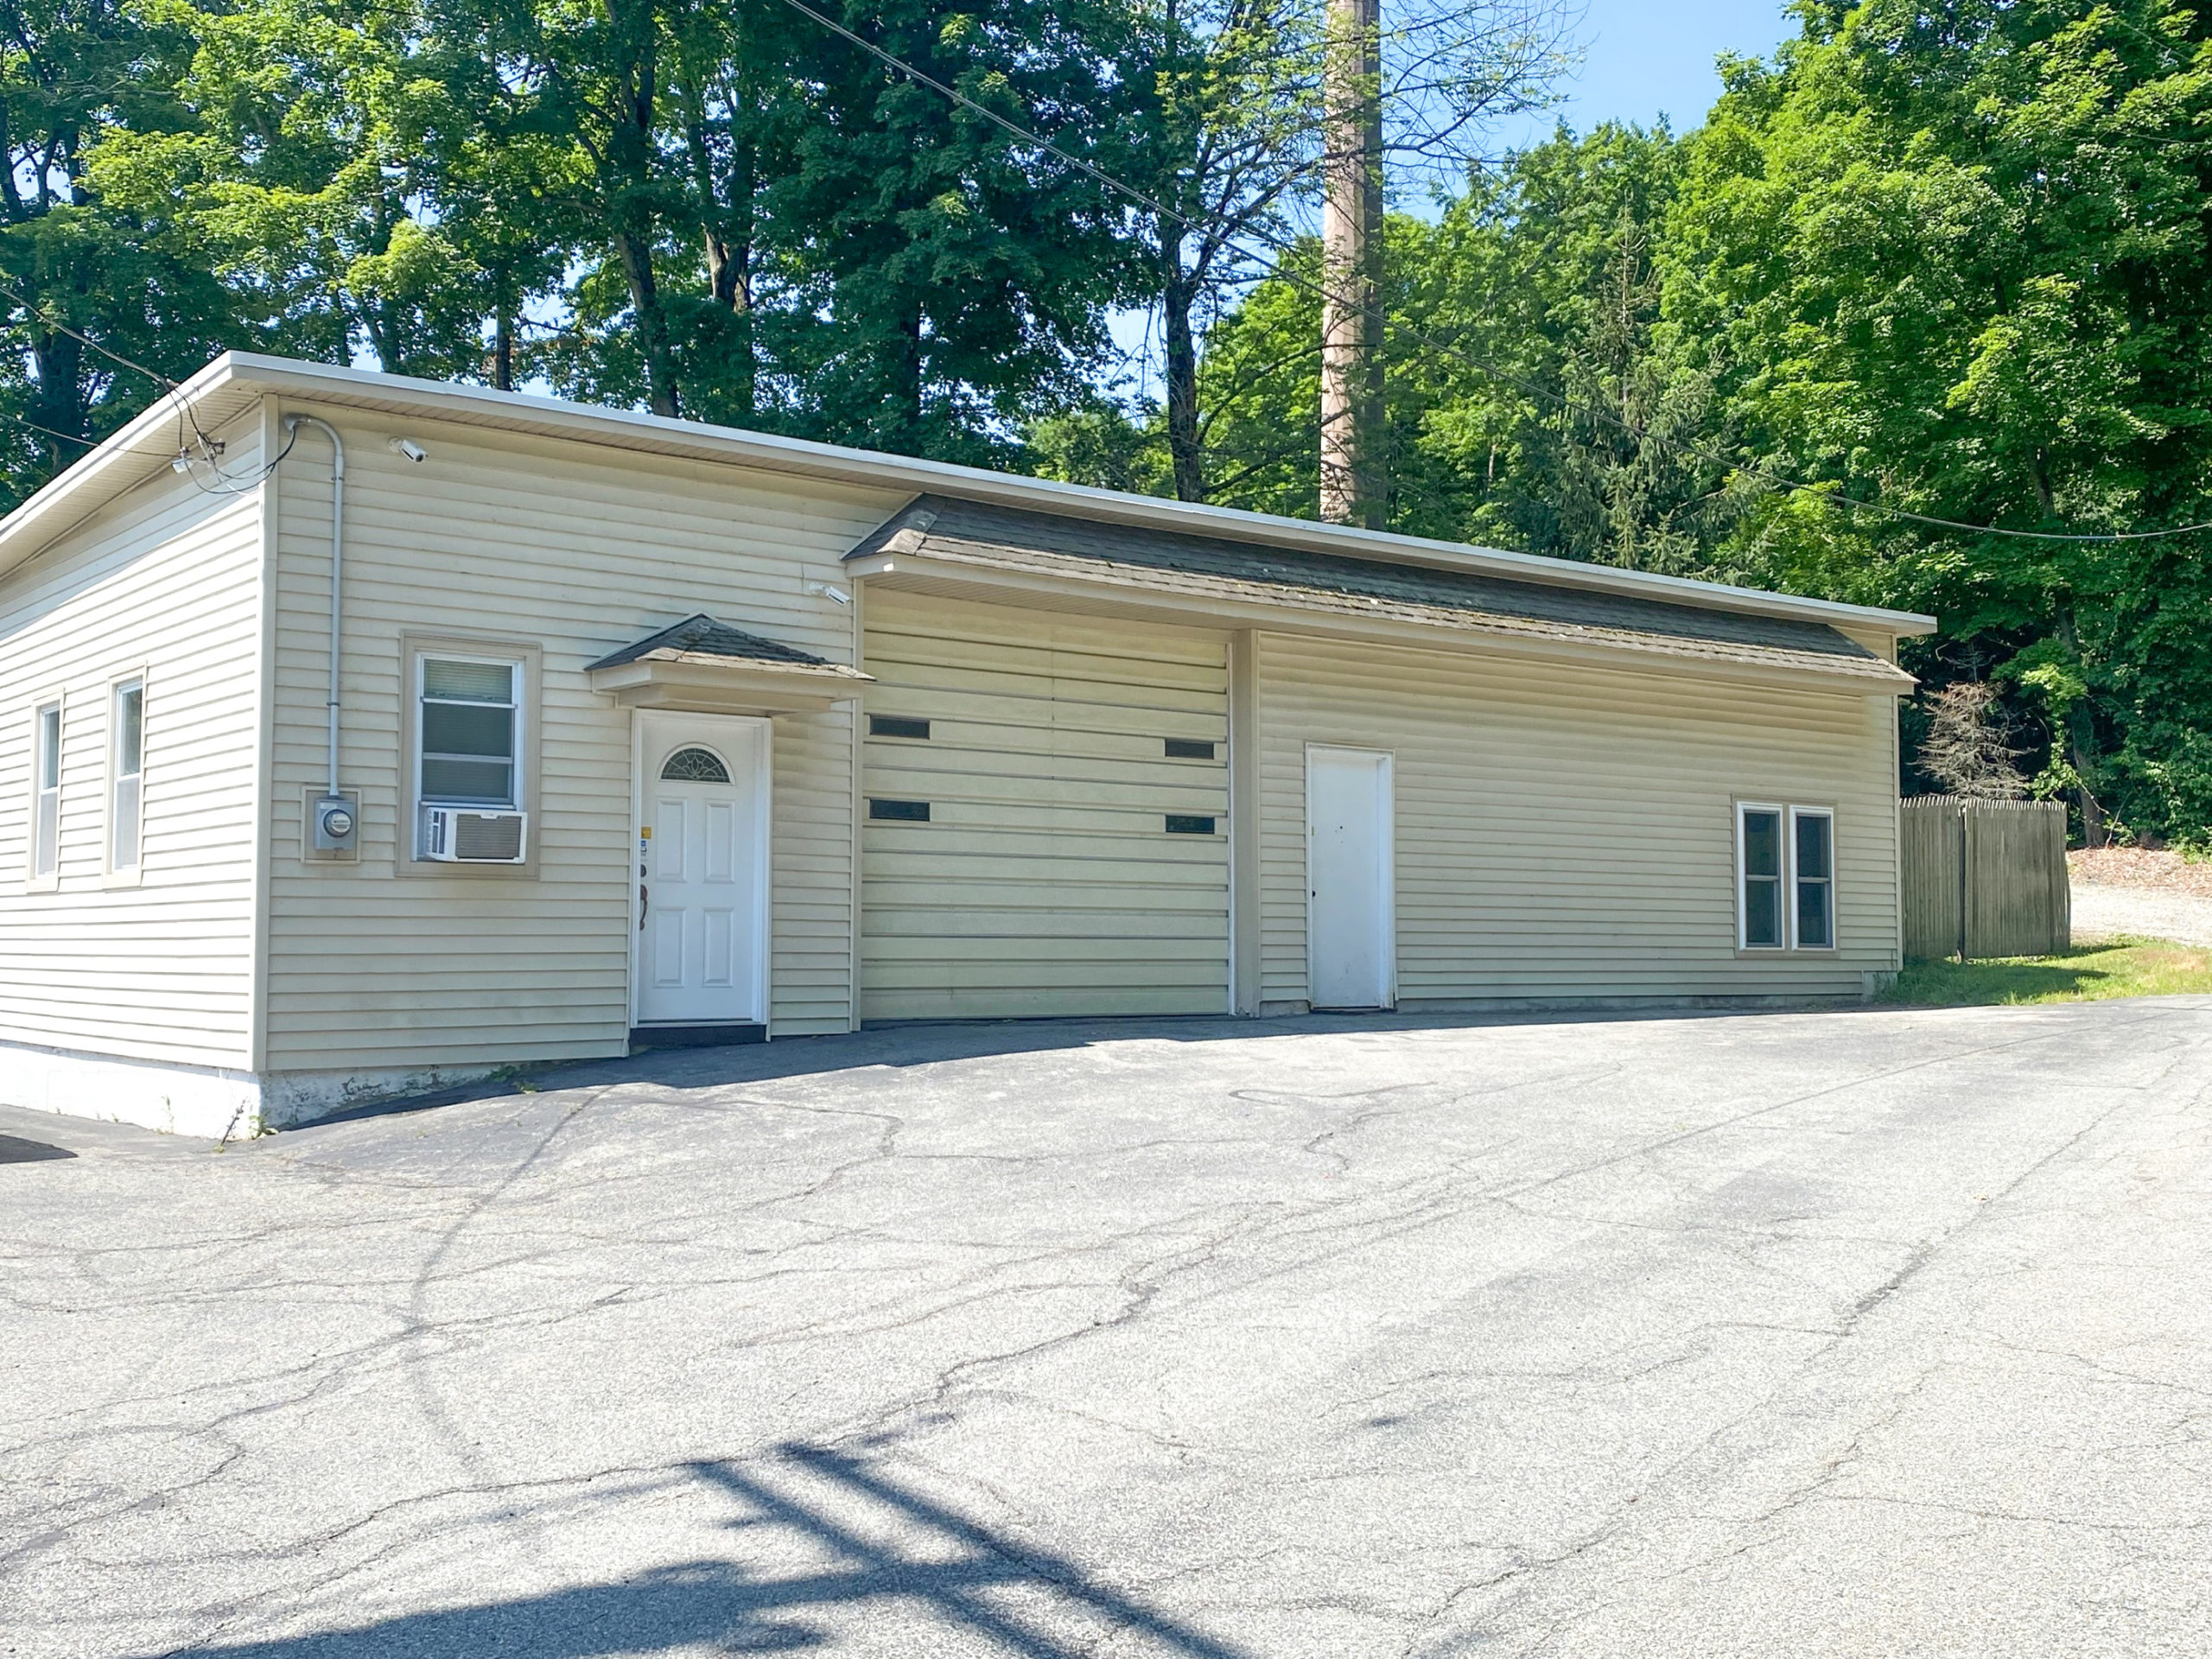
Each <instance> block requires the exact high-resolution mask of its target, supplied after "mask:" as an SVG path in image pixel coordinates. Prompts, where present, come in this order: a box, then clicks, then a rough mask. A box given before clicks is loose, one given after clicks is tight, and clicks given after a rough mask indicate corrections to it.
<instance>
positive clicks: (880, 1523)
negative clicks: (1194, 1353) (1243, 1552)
mask: <svg viewBox="0 0 2212 1659" xmlns="http://www.w3.org/2000/svg"><path fill="white" fill-rule="evenodd" d="M776 1462H777V1464H778V1465H779V1466H778V1468H777V1471H776V1474H775V1475H774V1476H769V1475H767V1474H765V1473H763V1472H760V1471H757V1470H755V1469H753V1468H749V1467H747V1465H741V1464H739V1463H736V1462H715V1463H700V1464H694V1465H690V1466H689V1468H688V1470H687V1471H686V1472H687V1473H688V1474H689V1475H690V1476H691V1477H692V1478H695V1479H697V1480H700V1481H702V1482H704V1483H706V1484H709V1485H710V1486H713V1487H715V1488H719V1489H720V1490H721V1491H723V1492H726V1493H728V1495H729V1496H730V1497H733V1498H734V1499H736V1500H737V1501H738V1502H739V1503H740V1504H741V1506H742V1509H741V1515H740V1516H738V1517H737V1518H736V1519H734V1520H732V1521H731V1522H728V1525H729V1527H730V1528H731V1529H732V1530H733V1531H735V1532H738V1533H740V1534H741V1535H746V1536H747V1537H748V1538H752V1539H755V1540H759V1541H761V1542H763V1543H764V1544H765V1543H770V1542H772V1544H773V1545H774V1546H776V1547H778V1548H779V1553H781V1554H791V1553H793V1550H792V1547H793V1546H796V1547H797V1552H796V1553H798V1554H801V1555H802V1556H803V1557H804V1559H805V1560H807V1561H808V1562H809V1563H810V1564H811V1565H810V1567H808V1568H806V1569H803V1570H799V1571H797V1572H790V1573H784V1574H782V1575H780V1576H766V1575H763V1574H760V1573H756V1572H754V1571H752V1570H750V1569H748V1568H747V1566H746V1565H745V1563H744V1562H742V1561H738V1560H697V1561H688V1562H683V1563H681V1564H677V1565H674V1566H670V1567H661V1568H658V1569H656V1570H654V1571H652V1572H649V1573H640V1574H639V1575H637V1576H634V1577H632V1578H629V1579H626V1580H621V1581H620V1582H618V1583H611V1584H594V1585H584V1586H575V1587H572V1588H568V1589H562V1590H556V1591H551V1592H547V1593H545V1594H543V1595H537V1596H528V1597H523V1598H519V1599H514V1600H509V1601H498V1602H483V1603H478V1604H476V1605H470V1606H465V1607H452V1608H445V1609H442V1610H439V1611H428V1612H420V1613H405V1614H401V1615H399V1616H397V1617H395V1618H388V1619H384V1620H381V1621H379V1622H378V1623H376V1624H367V1625H357V1626H353V1627H350V1628H346V1629H340V1630H321V1631H316V1632H315V1633H312V1634H309V1635H303V1636H293V1637H277V1638H273V1639H270V1640H265V1641H245V1642H235V1643H213V1644H207V1645H201V1646H191V1647H182V1648H170V1649H164V1650H163V1655H162V1659H341V1656H342V1659H398V1656H402V1655H404V1656H407V1659H494V1656H515V1659H611V1656H618V1655H626V1654H653V1653H665V1652H668V1651H670V1650H671V1649H679V1648H692V1649H708V1650H711V1651H718V1652H722V1653H733V1654H743V1653H798V1652H806V1651H812V1650H820V1649H826V1648H829V1646H831V1645H832V1644H833V1643H836V1642H837V1641H838V1640H839V1639H840V1637H841V1634H842V1632H841V1631H840V1630H838V1629H836V1628H833V1627H832V1626H831V1625H830V1624H829V1622H828V1621H827V1620H826V1619H823V1618H821V1615H822V1614H823V1613H825V1612H830V1611H835V1610H838V1609H843V1610H846V1611H848V1613H849V1615H856V1616H857V1617H859V1618H867V1619H874V1618H883V1617H887V1616H888V1615H890V1614H891V1613H892V1612H893V1611H894V1610H895V1611H906V1612H908V1613H915V1614H918V1613H923V1612H926V1613H927V1614H929V1615H931V1616H932V1617H931V1618H928V1619H926V1620H923V1619H917V1621H916V1623H917V1626H918V1630H917V1634H918V1637H920V1639H921V1641H922V1643H924V1644H926V1643H927V1642H928V1640H929V1637H931V1635H934V1636H935V1637H937V1638H938V1640H940V1641H941V1640H943V1639H944V1637H947V1636H950V1635H951V1634H953V1633H955V1632H958V1633H960V1634H962V1635H964V1636H966V1637H972V1638H980V1639H978V1640H976V1641H974V1642H973V1643H972V1650H975V1651H982V1652H990V1651H996V1652H1003V1653H1007V1654H1015V1655H1022V1656H1027V1659H1077V1656H1079V1655H1084V1654H1089V1653H1092V1652H1095V1651H1096V1649H1097V1647H1098V1644H1099V1643H1100V1642H1101V1640H1102V1639H1103V1638H1104V1637H1107V1636H1109V1635H1118V1636H1120V1637H1122V1639H1123V1641H1124V1642H1127V1641H1128V1639H1129V1638H1131V1637H1135V1638H1138V1641H1137V1644H1136V1645H1137V1650H1139V1651H1142V1652H1147V1653H1156V1654H1159V1655H1161V1656H1165V1659H1249V1655H1248V1654H1247V1653H1246V1651H1245V1650H1244V1649H1240V1648H1236V1647H1232V1646H1230V1644H1229V1643H1224V1642H1221V1641H1219V1640H1217V1639H1216V1638H1214V1637H1209V1636H1206V1635H1205V1634H1204V1633H1202V1632H1200V1631H1198V1630H1194V1629H1192V1627H1191V1626H1189V1625H1187V1624H1183V1623H1181V1622H1179V1621H1178V1620H1176V1619H1174V1618H1170V1617H1169V1616H1167V1615H1166V1614H1165V1613H1162V1612H1160V1611H1155V1610H1154V1609H1152V1608H1150V1607H1147V1606H1146V1605H1144V1604H1143V1603H1141V1601H1139V1600H1137V1599H1135V1598H1134V1597H1132V1596H1130V1595H1128V1593H1126V1592H1122V1591H1121V1590H1117V1589H1115V1588H1113V1587H1111V1586H1108V1585H1106V1584H1104V1583H1103V1582H1101V1581H1100V1580H1097V1579H1096V1577H1094V1576H1093V1575H1092V1574H1091V1573H1089V1572H1087V1571H1086V1570H1085V1569H1084V1567H1080V1566H1079V1565H1077V1563H1076V1562H1074V1561H1071V1560H1068V1559H1067V1558H1066V1557H1065V1556H1062V1555H1058V1554H1053V1553H1052V1552H1050V1551H1045V1550H1039V1549H1037V1548H1033V1547H1031V1546H1029V1545H1027V1544H1023V1543H1020V1542H1018V1541H1015V1540H1014V1539H1012V1538H1010V1537H1008V1536H1007V1535H1004V1534H1002V1533H1000V1532H996V1531H994V1530H993V1529H990V1528H988V1527H986V1526H984V1525H982V1523H981V1522H976V1521H974V1520H971V1519H969V1517H967V1516H963V1515H962V1514H960V1513H959V1512H958V1511H957V1510H952V1509H950V1508H948V1507H946V1506H945V1505H944V1503H941V1502H938V1500H935V1499H933V1498H931V1497H926V1496H924V1495H923V1494H921V1493H918V1492H917V1491H913V1490H912V1488H911V1487H909V1486H907V1485H906V1484H903V1483H901V1482H899V1480H896V1479H894V1478H892V1477H891V1476H889V1475H887V1474H886V1473H885V1472H883V1471H881V1470H880V1469H878V1468H874V1467H872V1466H870V1465H868V1463H866V1462H864V1461H863V1460H861V1459H858V1458H855V1457H853V1456H851V1455H850V1454H849V1453H846V1452H836V1451H831V1450H829V1449H826V1448H824V1447H820V1446H802V1445H796V1444H791V1445H785V1446H781V1447H779V1449H778V1452H777V1458H776ZM891 1535H896V1537H897V1539H898V1541H897V1542H891V1541H886V1539H887V1537H889V1536H891ZM810 1612H812V1613H813V1614H814V1615H815V1616H814V1617H810V1616H809V1615H810ZM916 1650H917V1651H919V1650H922V1649H920V1648H918V1649H916Z"/></svg>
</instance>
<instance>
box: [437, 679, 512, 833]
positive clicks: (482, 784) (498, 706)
mask: <svg viewBox="0 0 2212 1659" xmlns="http://www.w3.org/2000/svg"><path fill="white" fill-rule="evenodd" d="M415 675H416V679H415V693H416V695H415V802H416V815H415V816H416V837H417V850H418V852H419V850H420V837H421V835H422V827H421V826H422V823H423V811H422V809H423V808H424V807H431V806H493V807H517V806H520V805H521V804H522V802H523V784H524V779H523V775H522V767H523V730H522V717H523V683H522V682H523V664H522V663H521V662H519V661H518V660H517V659H516V658H512V657H477V656H464V655H461V654H459V653H456V652H443V651H439V652H423V654H422V655H420V656H418V657H417V658H416V659H415Z"/></svg>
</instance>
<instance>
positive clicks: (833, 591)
mask: <svg viewBox="0 0 2212 1659" xmlns="http://www.w3.org/2000/svg"><path fill="white" fill-rule="evenodd" d="M806 591H807V592H808V593H810V594H821V595H822V596H823V598H824V599H831V600H835V601H836V602H837V603H838V604H840V605H849V604H851V603H852V602H853V596H852V595H851V594H849V593H847V592H846V591H845V590H844V589H843V588H840V587H837V586H836V585H835V584H834V583H831V582H808V583H807V584H806Z"/></svg>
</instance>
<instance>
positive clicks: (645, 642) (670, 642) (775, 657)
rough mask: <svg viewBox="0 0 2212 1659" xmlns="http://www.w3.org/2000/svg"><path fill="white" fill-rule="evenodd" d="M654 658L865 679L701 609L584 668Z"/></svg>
mask: <svg viewBox="0 0 2212 1659" xmlns="http://www.w3.org/2000/svg"><path fill="white" fill-rule="evenodd" d="M643 658H652V659H654V660H655V661H657V662H683V661H685V660H687V659H690V660H693V661H700V660H704V661H720V662H732V661H737V662H752V663H771V664H776V665H778V666H779V667H785V668H812V669H826V670H828V671H830V672H831V673H842V674H847V675H851V676H853V677H855V678H865V676H863V675H861V674H860V672H859V671H858V670H856V669H851V668H848V667H846V666H845V664H842V663H833V662H831V661H829V658H826V657H817V656H815V655H814V654H813V653H812V652H805V651H801V650H799V649H798V646H796V645H784V644H782V643H780V642H779V641H777V640H774V639H762V638H761V637H760V635H759V634H757V633H747V632H745V630H744V629H742V628H733V627H732V626H729V624H728V623H727V622H717V621H715V619H714V618H713V617H711V616H709V615H707V614H706V613H704V612H701V613H699V614H698V615H696V616H687V617H685V618H684V619H683V620H682V621H681V622H678V623H677V624H676V625H675V626H672V627H666V628H663V629H662V630H661V631H660V632H658V633H653V634H648V635H646V636H645V638H644V639H640V640H639V641H638V642H637V643H636V644H635V645H625V646H623V647H622V649H621V650H620V651H618V652H612V653H610V654H609V655H607V656H605V657H602V658H600V659H599V660H598V661H597V662H595V663H592V664H588V665H587V666H586V668H585V670H584V671H585V672H586V673H589V672H590V671H592V670H593V669H595V668H620V666H621V665H622V664H625V663H634V662H638V661H639V660H641V659H643Z"/></svg>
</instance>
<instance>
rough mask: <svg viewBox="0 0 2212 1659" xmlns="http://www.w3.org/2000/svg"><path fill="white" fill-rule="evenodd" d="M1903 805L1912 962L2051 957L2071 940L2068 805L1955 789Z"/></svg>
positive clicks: (1907, 952)
mask: <svg viewBox="0 0 2212 1659" xmlns="http://www.w3.org/2000/svg"><path fill="white" fill-rule="evenodd" d="M1903 806H1904V836H1903V847H1902V849H1901V850H1902V853H1903V861H1904V868H1903V870H1902V872H1901V879H1902V880H1903V882H1904V954H1905V956H1906V957H1907V959H1908V960H1910V961H1915V962H1928V961H1931V960H1933V959H1934V958H1936V957H1964V958H1966V959H1967V960H1972V959H1973V958H1974V957H2047V956H2050V955H2052V954H2053V953H2055V952H2056V951H2060V950H2065V949H2066V947H2067V946H2068V944H2070V943H2071V942H2072V932H2073V925H2074V899H2073V892H2072V889H2071V888H2069V887H2068V885H2067V880H2066V808H2065V807H2064V806H2063V805H2062V804H2060V803H2058V802H2056V801H1977V800H1968V799H1966V798H1963V797H1961V796H1956V795H1923V796H1918V797H1916V798H1913V799H1911V800H1908V801H1905V802H1904V803H1903Z"/></svg>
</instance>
